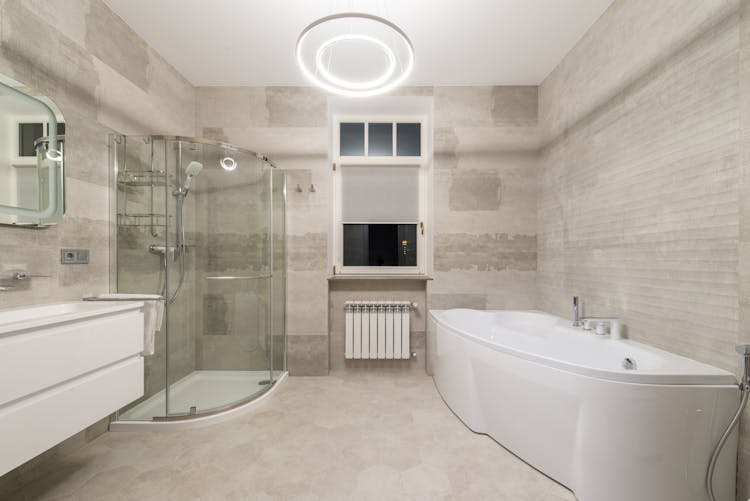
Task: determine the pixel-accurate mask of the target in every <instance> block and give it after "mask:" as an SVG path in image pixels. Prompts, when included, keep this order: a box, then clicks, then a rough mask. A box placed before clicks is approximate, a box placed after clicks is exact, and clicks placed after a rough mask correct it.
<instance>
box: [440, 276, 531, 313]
mask: <svg viewBox="0 0 750 501" xmlns="http://www.w3.org/2000/svg"><path fill="white" fill-rule="evenodd" d="M447 296H455V297H456V298H457V303H456V304H457V306H453V305H451V304H449V303H448V302H447ZM482 297H484V298H486V300H485V302H484V306H485V308H486V309H488V310H533V309H536V308H537V302H536V283H535V272H533V271H510V270H506V271H469V270H451V271H436V272H435V274H434V280H432V281H430V282H428V283H427V302H428V307H429V309H449V308H454V307H464V305H466V304H467V300H470V301H471V304H473V305H477V306H479V305H481V298H482ZM433 298H435V301H434V302H433ZM472 307H473V306H472Z"/></svg>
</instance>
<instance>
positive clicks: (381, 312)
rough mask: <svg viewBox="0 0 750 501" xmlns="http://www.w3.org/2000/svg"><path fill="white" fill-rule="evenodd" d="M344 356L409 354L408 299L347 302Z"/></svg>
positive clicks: (386, 357)
mask: <svg viewBox="0 0 750 501" xmlns="http://www.w3.org/2000/svg"><path fill="white" fill-rule="evenodd" d="M345 308H346V316H345V322H346V333H345V348H344V357H345V358H346V359H352V360H359V359H384V360H397V359H401V360H404V359H408V358H410V357H411V351H410V345H409V342H410V338H411V336H410V332H409V331H410V322H409V315H410V311H411V308H412V304H411V303H410V302H408V301H347V302H346V303H345Z"/></svg>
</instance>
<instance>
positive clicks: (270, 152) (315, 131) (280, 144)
mask: <svg viewBox="0 0 750 501" xmlns="http://www.w3.org/2000/svg"><path fill="white" fill-rule="evenodd" d="M222 129H223V133H224V136H225V137H226V138H227V140H228V141H229V142H230V143H231V144H235V145H237V146H242V147H244V148H249V149H251V150H253V151H257V152H259V153H262V154H264V155H266V156H267V157H269V158H270V159H271V160H272V161H273V162H274V163H275V164H277V165H278V166H279V167H280V168H284V167H285V165H284V164H282V163H281V162H280V161H279V158H282V157H286V158H291V157H298V158H300V159H301V160H308V158H307V157H309V156H315V157H319V158H323V159H327V157H328V130H327V129H326V128H325V127H253V128H243V127H233V126H225V127H223V128H222ZM324 162H325V161H324ZM325 163H327V162H325Z"/></svg>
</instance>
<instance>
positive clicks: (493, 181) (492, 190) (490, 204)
mask: <svg viewBox="0 0 750 501" xmlns="http://www.w3.org/2000/svg"><path fill="white" fill-rule="evenodd" d="M501 186H502V181H501V180H500V175H499V174H498V173H497V172H495V171H486V170H484V171H481V170H468V169H467V170H464V171H463V172H462V173H461V174H460V175H459V176H453V177H452V179H451V187H450V192H449V195H448V208H449V209H450V210H452V211H475V210H497V209H499V208H500V197H501Z"/></svg>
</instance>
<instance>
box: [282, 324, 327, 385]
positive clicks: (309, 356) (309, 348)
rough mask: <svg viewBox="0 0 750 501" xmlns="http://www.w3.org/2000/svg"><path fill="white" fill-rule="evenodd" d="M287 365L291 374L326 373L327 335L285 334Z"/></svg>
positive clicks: (325, 374)
mask: <svg viewBox="0 0 750 501" xmlns="http://www.w3.org/2000/svg"><path fill="white" fill-rule="evenodd" d="M286 342H287V354H286V358H287V366H288V368H289V375H291V376H327V375H328V335H327V334H321V335H304V336H297V335H290V334H287V338H286Z"/></svg>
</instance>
